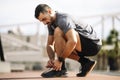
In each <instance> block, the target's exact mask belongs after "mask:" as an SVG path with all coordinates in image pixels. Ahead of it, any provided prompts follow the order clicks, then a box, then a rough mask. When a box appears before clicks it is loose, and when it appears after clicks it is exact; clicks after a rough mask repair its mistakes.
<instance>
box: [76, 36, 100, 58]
mask: <svg viewBox="0 0 120 80" xmlns="http://www.w3.org/2000/svg"><path fill="white" fill-rule="evenodd" d="M79 36H80V40H81V47H82V51H81V52H79V51H77V52H78V55H79V56H80V57H81V56H94V55H96V54H97V53H98V52H99V51H100V49H101V45H98V44H96V43H94V42H93V41H92V40H90V39H88V38H85V37H84V36H82V35H80V34H79Z"/></svg>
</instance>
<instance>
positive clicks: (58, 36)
mask: <svg viewBox="0 0 120 80" xmlns="http://www.w3.org/2000/svg"><path fill="white" fill-rule="evenodd" d="M54 41H55V44H54V49H55V52H56V54H57V56H59V55H60V54H61V53H62V52H63V50H64V48H65V44H66V40H65V38H64V33H63V32H62V30H61V29H60V28H59V27H57V28H56V29H55V32H54ZM62 63H63V64H62V67H61V69H62V70H66V68H65V61H63V62H62Z"/></svg>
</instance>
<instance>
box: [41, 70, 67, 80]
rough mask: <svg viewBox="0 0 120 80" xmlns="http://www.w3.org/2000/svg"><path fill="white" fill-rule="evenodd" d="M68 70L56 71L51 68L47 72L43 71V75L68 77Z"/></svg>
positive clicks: (46, 76) (45, 76)
mask: <svg viewBox="0 0 120 80" xmlns="http://www.w3.org/2000/svg"><path fill="white" fill-rule="evenodd" d="M66 72H67V71H66V70H61V71H55V70H49V71H47V72H43V73H42V74H41V76H42V77H44V78H53V77H66V74H67V73H66Z"/></svg>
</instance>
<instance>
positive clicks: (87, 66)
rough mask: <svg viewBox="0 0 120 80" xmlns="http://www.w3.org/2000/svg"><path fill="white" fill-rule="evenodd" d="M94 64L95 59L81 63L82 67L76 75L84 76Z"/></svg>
mask: <svg viewBox="0 0 120 80" xmlns="http://www.w3.org/2000/svg"><path fill="white" fill-rule="evenodd" d="M95 64H96V61H90V60H89V61H88V62H87V63H85V64H81V66H82V69H81V72H80V73H78V74H77V75H76V76H77V77H85V76H86V75H87V74H88V73H89V72H91V71H92V70H93V68H94V66H95Z"/></svg>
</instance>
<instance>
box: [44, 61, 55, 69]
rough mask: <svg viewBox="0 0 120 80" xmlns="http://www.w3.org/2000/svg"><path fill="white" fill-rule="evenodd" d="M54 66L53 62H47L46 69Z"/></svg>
mask: <svg viewBox="0 0 120 80" xmlns="http://www.w3.org/2000/svg"><path fill="white" fill-rule="evenodd" d="M53 66H54V60H48V62H47V65H46V68H53Z"/></svg>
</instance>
